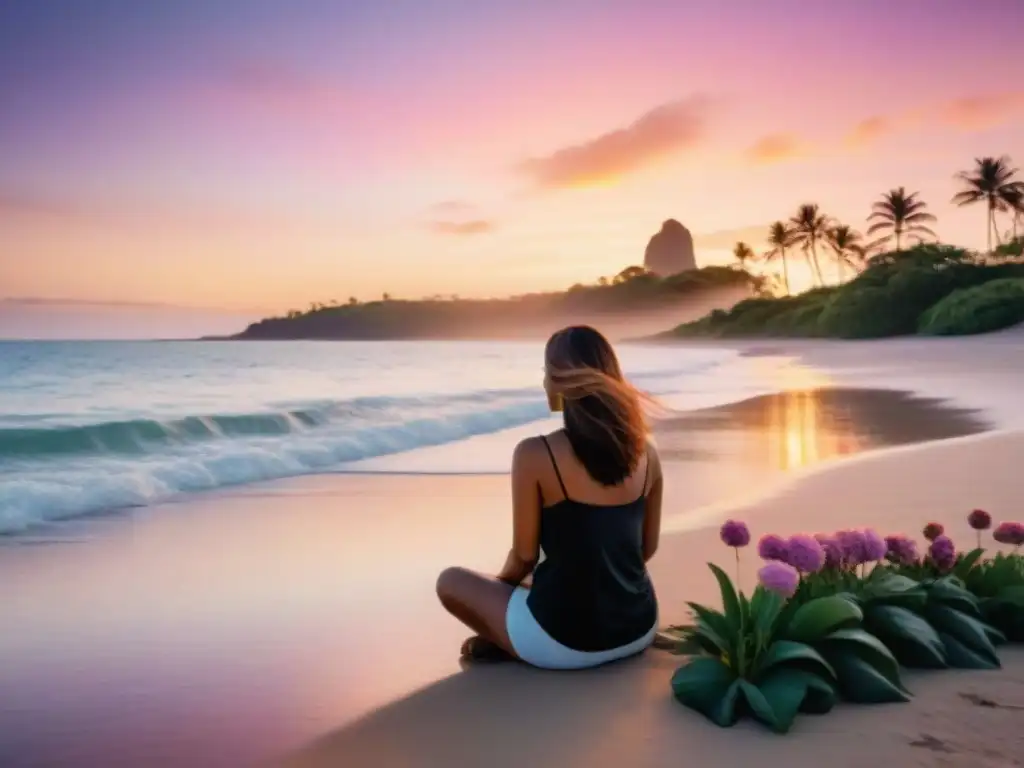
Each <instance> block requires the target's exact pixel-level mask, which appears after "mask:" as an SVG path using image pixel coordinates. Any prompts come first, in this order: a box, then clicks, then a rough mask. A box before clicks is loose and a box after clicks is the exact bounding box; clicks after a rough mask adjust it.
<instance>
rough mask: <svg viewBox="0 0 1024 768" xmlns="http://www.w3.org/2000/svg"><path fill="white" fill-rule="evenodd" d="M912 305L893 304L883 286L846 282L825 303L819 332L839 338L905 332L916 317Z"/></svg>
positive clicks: (856, 337)
mask: <svg viewBox="0 0 1024 768" xmlns="http://www.w3.org/2000/svg"><path fill="white" fill-rule="evenodd" d="M917 314H918V312H917V310H916V308H914V307H905V306H900V305H899V304H894V303H893V301H892V297H891V296H890V293H889V291H888V290H887V289H885V288H883V287H875V286H866V287H859V286H858V287H856V288H854V287H853V286H852V285H850V286H847V287H846V289H844V290H842V291H839V292H837V293H836V295H835V296H833V297H832V300H831V301H829V302H828V304H826V305H825V308H824V309H823V310H822V311H821V314H820V316H819V317H818V332H819V333H821V334H822V335H825V336H832V337H835V338H839V339H875V338H882V337H884V336H896V335H898V334H900V333H905V332H906V330H905V329H906V328H907V326H908V325H909V326H910V327H911V328H913V327H914V323H915V321H916V320H917Z"/></svg>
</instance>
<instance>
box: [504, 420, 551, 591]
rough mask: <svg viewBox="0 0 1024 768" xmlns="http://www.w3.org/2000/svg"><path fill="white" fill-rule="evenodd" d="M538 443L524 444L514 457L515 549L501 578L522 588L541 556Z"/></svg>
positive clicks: (527, 441) (513, 520) (513, 521)
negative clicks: (520, 585) (536, 444)
mask: <svg viewBox="0 0 1024 768" xmlns="http://www.w3.org/2000/svg"><path fill="white" fill-rule="evenodd" d="M534 443H535V440H532V439H531V440H524V441H523V442H521V443H520V444H519V445H517V446H516V450H515V452H514V453H513V454H512V549H511V550H509V553H508V557H507V558H506V560H505V566H504V567H503V568H502V569H501V573H499V574H498V578H499V579H500V580H501V581H504V582H506V583H508V584H512V585H513V586H519V584H521V583H522V582H523V579H525V578H526V577H527V576H529V575H530V574H531V573H532V572H533V567H534V566H535V565H536V564H537V558H538V555H539V553H540V503H541V502H540V486H539V485H538V484H537V471H536V470H537V449H536V446H535V445H534Z"/></svg>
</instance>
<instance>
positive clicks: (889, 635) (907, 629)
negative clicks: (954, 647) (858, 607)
mask: <svg viewBox="0 0 1024 768" xmlns="http://www.w3.org/2000/svg"><path fill="white" fill-rule="evenodd" d="M864 627H865V629H867V630H868V632H870V633H871V634H873V635H875V636H876V637H877V638H878V639H879V640H881V641H882V643H883V644H884V645H885V646H886V647H887V648H888V649H889V650H890V651H892V652H893V655H894V656H895V657H896V658H897V660H898V661H899V662H900V663H901V664H903V665H904V666H907V667H928V668H932V669H941V668H944V667H946V666H948V664H947V663H946V654H945V650H944V648H943V645H942V640H941V639H940V638H939V635H938V633H936V631H935V630H934V629H933V628H932V625H931V624H929V623H928V622H927V621H925V620H924V619H923V618H921V617H920V616H918V615H917V614H916V613H914V612H912V611H908V610H907V609H906V608H902V607H900V606H898V605H884V604H882V605H879V604H875V603H869V604H868V605H866V606H865V607H864Z"/></svg>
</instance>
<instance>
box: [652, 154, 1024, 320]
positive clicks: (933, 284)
mask: <svg viewBox="0 0 1024 768" xmlns="http://www.w3.org/2000/svg"><path fill="white" fill-rule="evenodd" d="M1018 175H1019V171H1018V170H1017V169H1016V168H1014V167H1013V166H1012V163H1011V161H1010V159H1009V158H1007V157H1000V158H992V157H983V158H978V159H976V160H975V167H974V168H973V169H972V170H971V171H964V172H961V173H959V174H957V176H956V179H957V182H958V183H959V185H960V189H959V191H958V192H957V193H956V194H955V195H954V197H953V203H955V204H956V205H959V206H967V205H975V204H983V205H984V206H985V209H986V233H987V240H988V243H989V248H988V250H987V252H985V253H977V252H973V251H970V250H968V249H965V248H959V247H956V246H952V245H946V244H942V243H939V242H938V241H937V238H936V236H935V233H934V231H933V230H932V228H931V225H932V224H934V222H935V221H936V217H935V216H934V215H933V214H931V213H930V212H929V211H928V206H927V204H926V202H925V201H924V200H923V199H921V196H920V194H919V193H917V192H909V191H907V189H906V188H905V187H897V188H895V189H892V190H890V191H889V192H887V193H885V194H884V195H882V197H881V199H879V200H878V201H877V202H875V203H874V205H873V206H872V208H871V213H870V214H869V216H868V218H867V223H868V228H867V231H866V232H865V233H864V234H861V233H860V232H858V231H857V230H855V229H854V228H853V227H851V226H850V225H847V224H842V223H840V222H838V221H836V220H835V219H833V218H832V217H830V216H828V215H826V214H824V213H822V212H821V210H820V209H819V207H818V206H817V205H815V204H813V203H807V204H804V205H801V206H800V207H799V209H798V210H797V212H796V213H795V214H794V215H793V216H792V217H791V218H790V219H789V220H787V221H781V220H780V221H776V222H774V223H773V224H771V225H770V227H769V231H768V233H767V238H766V242H767V243H768V246H769V249H768V250H767V251H766V252H765V253H763V254H762V255H761V260H762V261H763V263H765V264H771V263H772V262H775V261H776V260H778V261H781V263H782V274H783V278H784V279H783V284H784V288H785V290H784V294H783V295H779V296H773V295H767V294H768V292H767V291H766V292H765V293H766V295H761V296H757V297H752V298H750V299H747V300H744V301H740V302H739V303H737V304H736V305H735V306H733V307H732V308H731V309H715V310H713V311H711V312H710V313H709V314H708V315H706V316H704V317H703V318H700V319H699V320H695V321H692V322H689V323H686V324H684V325H681V326H679V327H677V328H676V329H675V330H674V331H672V332H670V333H669V334H668V335H669V336H675V337H702V336H710V337H748V336H772V337H775V336H778V337H827V338H843V339H858V338H883V337H888V336H901V335H909V334H922V335H959V334H973V333H984V332H987V331H994V330H999V329H1001V328H1006V327H1009V326H1012V325H1015V324H1017V323H1021V322H1024V299H1022V296H1024V232H1022V231H1021V230H1022V224H1024V181H1021V180H1019V179H1018ZM1007 219H1008V220H1009V225H1010V229H1009V230H1008V231H1006V233H1005V236H1004V237H1001V236H1000V234H999V226H1000V223H1005V222H1006V220H1007ZM871 236H877V239H873V240H868V239H867V238H869V237H871ZM823 245H824V247H822V246H823ZM740 246H743V248H744V249H746V248H747V247H748V246H746V244H744V243H740V244H738V245H737V250H736V252H735V255H736V256H737V260H738V262H739V263H740V264H741V265H742V266H743V268H747V267H748V266H749V265H751V264H752V263H753V262H754V259H751V258H750V257H749V255H748V254H746V251H745V250H742V251H741V249H740ZM741 253H742V258H740V256H741ZM823 255H824V256H826V257H827V258H831V259H832V260H833V261H834V262H835V265H836V272H837V274H838V277H839V279H838V282H837V283H835V284H831V285H827V284H826V283H825V281H824V279H823V276H822V268H821V257H822V256H823ZM794 256H798V257H800V258H802V259H803V260H804V261H805V262H806V263H807V264H808V266H809V268H810V271H811V273H812V275H813V276H814V286H813V287H812V288H811V289H810V290H808V291H805V292H803V293H800V294H796V295H794V294H792V292H791V290H790V282H789V262H790V260H791V259H792V258H793V257H794Z"/></svg>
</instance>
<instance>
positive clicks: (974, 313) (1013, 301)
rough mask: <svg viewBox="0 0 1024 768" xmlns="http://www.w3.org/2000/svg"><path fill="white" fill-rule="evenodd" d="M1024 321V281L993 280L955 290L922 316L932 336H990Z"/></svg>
mask: <svg viewBox="0 0 1024 768" xmlns="http://www.w3.org/2000/svg"><path fill="white" fill-rule="evenodd" d="M1020 322H1024V278H1003V279H1001V280H991V281H989V282H987V283H983V284H981V285H976V286H973V287H971V288H961V289H960V290H957V291H953V292H952V293H951V294H949V295H948V296H946V297H945V298H944V299H942V301H940V302H938V303H937V304H935V306H933V307H932V308H931V309H929V310H928V311H927V312H925V313H924V315H923V316H922V317H921V319H920V322H919V324H918V330H919V331H920V332H921V333H923V334H926V335H929V336H957V335H966V334H972V333H986V332H988V331H997V330H999V329H1001V328H1007V327H1009V326H1011V325H1016V324H1017V323H1020Z"/></svg>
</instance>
